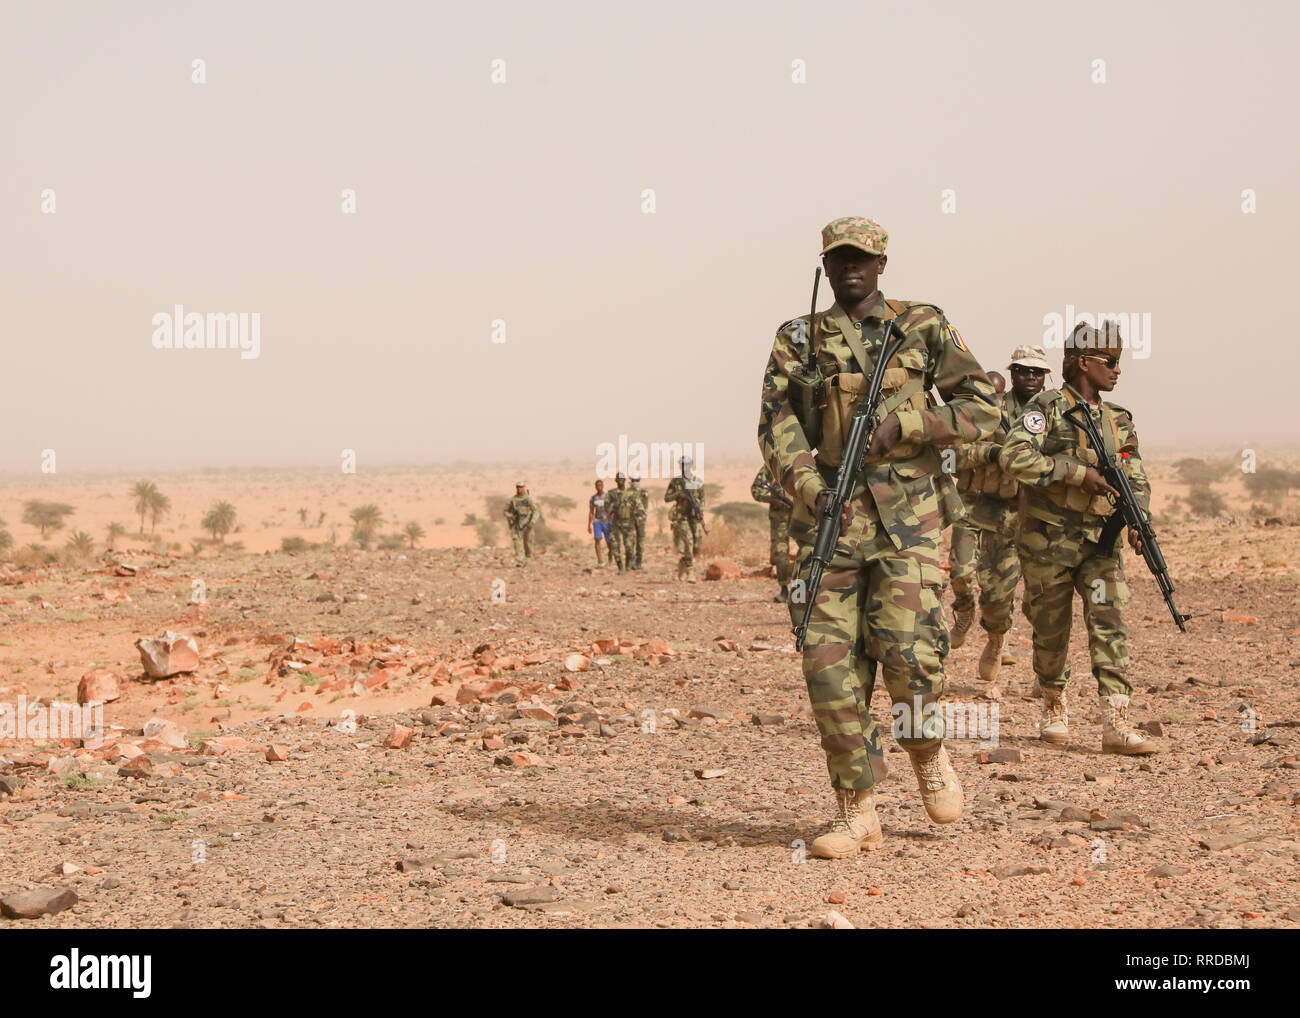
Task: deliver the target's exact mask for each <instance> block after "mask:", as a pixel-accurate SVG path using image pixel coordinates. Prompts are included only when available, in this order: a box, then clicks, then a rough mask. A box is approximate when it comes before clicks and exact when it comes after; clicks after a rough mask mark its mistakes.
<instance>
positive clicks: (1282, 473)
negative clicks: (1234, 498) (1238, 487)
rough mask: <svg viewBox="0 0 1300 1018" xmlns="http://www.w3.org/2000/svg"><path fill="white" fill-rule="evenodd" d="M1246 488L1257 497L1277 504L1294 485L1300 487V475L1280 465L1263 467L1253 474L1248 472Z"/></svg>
mask: <svg viewBox="0 0 1300 1018" xmlns="http://www.w3.org/2000/svg"><path fill="white" fill-rule="evenodd" d="M1245 481H1246V490H1247V491H1248V492H1250V494H1251V495H1252V496H1253V497H1255V498H1261V499H1264V500H1265V501H1267V502H1268V503H1269V504H1271V505H1274V506H1276V505H1277V504H1278V503H1280V502H1281V501H1282V499H1284V498H1286V496H1287V493H1288V492H1289V491H1290V490H1291V489H1292V488H1294V487H1300V476H1297V475H1296V474H1293V473H1291V472H1290V471H1287V470H1282V469H1281V468H1279V467H1262V468H1261V469H1259V470H1256V471H1255V472H1254V473H1253V474H1246V476H1245Z"/></svg>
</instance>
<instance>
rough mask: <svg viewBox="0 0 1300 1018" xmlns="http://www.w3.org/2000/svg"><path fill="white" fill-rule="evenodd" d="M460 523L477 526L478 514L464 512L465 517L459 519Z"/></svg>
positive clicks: (463, 525)
mask: <svg viewBox="0 0 1300 1018" xmlns="http://www.w3.org/2000/svg"><path fill="white" fill-rule="evenodd" d="M460 525H461V526H462V527H477V526H478V516H476V515H475V514H474V513H466V514H465V518H464V519H463V520H461V521H460Z"/></svg>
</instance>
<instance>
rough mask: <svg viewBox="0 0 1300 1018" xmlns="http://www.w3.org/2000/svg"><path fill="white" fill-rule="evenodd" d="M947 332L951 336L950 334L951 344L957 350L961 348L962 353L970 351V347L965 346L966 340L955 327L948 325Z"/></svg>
mask: <svg viewBox="0 0 1300 1018" xmlns="http://www.w3.org/2000/svg"><path fill="white" fill-rule="evenodd" d="M948 332H949V334H951V336H952V345H953V346H955V347H956V348H957V349H958V350H961V351H962V352H963V353H969V352H970V349H969V348H968V347H967V346H966V341H965V340H964V339H962V338H961V333H960V332H958V331H957V330H956V329H954V328H953V327H952V326H951V325H950V326H948Z"/></svg>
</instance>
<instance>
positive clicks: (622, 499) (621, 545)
mask: <svg viewBox="0 0 1300 1018" xmlns="http://www.w3.org/2000/svg"><path fill="white" fill-rule="evenodd" d="M614 484H615V485H616V487H615V488H614V490H613V491H611V492H610V493H609V494H608V495H606V496H605V509H606V511H607V512H608V513H609V553H610V555H611V556H612V557H613V559H614V563H615V565H617V566H618V574H619V575H620V576H622V575H623V574H624V573H625V572H627V571H628V570H629V569H631V568H633V562H634V560H635V558H636V520H635V513H634V509H633V503H632V500H631V494H632V493H631V492H630V491H628V488H627V474H625V473H623V471H621V470H620V471H619V472H618V473H617V474H615V475H614Z"/></svg>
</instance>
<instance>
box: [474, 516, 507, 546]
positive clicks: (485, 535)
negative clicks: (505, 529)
mask: <svg viewBox="0 0 1300 1018" xmlns="http://www.w3.org/2000/svg"><path fill="white" fill-rule="evenodd" d="M474 529H475V530H477V531H478V546H479V547H480V548H495V547H496V545H497V534H498V533H500V530H501V528H500V527H498V526H497V525H496V521H495V520H479V521H478V522H477V523H476V524H475V525H474Z"/></svg>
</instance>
